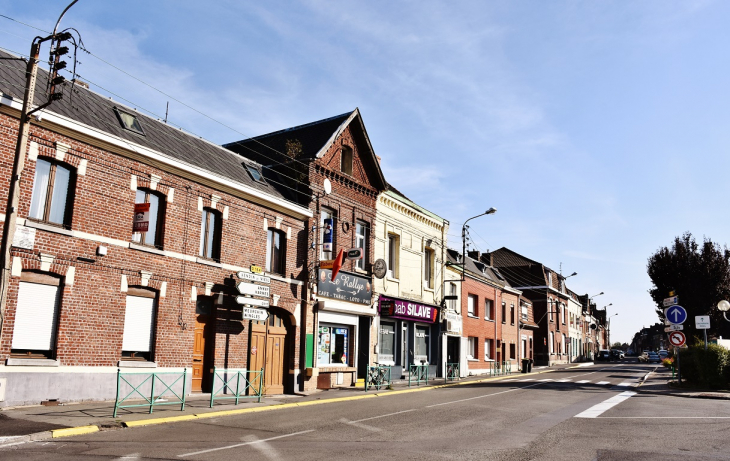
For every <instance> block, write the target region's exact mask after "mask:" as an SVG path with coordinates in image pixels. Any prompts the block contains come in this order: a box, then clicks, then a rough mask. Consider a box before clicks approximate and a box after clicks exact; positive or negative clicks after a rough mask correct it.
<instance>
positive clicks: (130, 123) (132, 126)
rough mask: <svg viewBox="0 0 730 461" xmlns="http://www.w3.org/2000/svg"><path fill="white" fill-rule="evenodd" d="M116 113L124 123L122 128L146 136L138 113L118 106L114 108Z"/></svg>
mask: <svg viewBox="0 0 730 461" xmlns="http://www.w3.org/2000/svg"><path fill="white" fill-rule="evenodd" d="M114 113H115V114H117V119H119V123H121V124H122V128H124V129H125V130H129V131H134V132H135V133H137V134H141V135H142V136H144V130H143V129H142V125H141V124H140V123H139V120H138V119H137V116H136V115H134V114H131V113H129V112H125V111H123V110H120V109H119V108H117V107H115V108H114Z"/></svg>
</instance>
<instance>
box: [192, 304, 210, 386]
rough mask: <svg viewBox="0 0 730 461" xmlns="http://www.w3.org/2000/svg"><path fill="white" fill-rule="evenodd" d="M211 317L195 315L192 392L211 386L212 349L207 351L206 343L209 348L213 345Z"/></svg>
mask: <svg viewBox="0 0 730 461" xmlns="http://www.w3.org/2000/svg"><path fill="white" fill-rule="evenodd" d="M209 322H210V318H209V317H208V316H207V315H196V316H195V330H194V334H193V337H194V340H193V376H192V392H203V389H204V388H205V390H208V387H209V386H210V382H209V381H210V367H211V366H212V364H211V363H209V362H210V356H211V354H210V353H209V352H210V351H206V345H207V347H208V349H210V347H212V346H213V344H212V341H211V340H210V338H209V336H210V331H211V330H212V328H211V327H210V326H209Z"/></svg>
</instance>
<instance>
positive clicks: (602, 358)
mask: <svg viewBox="0 0 730 461" xmlns="http://www.w3.org/2000/svg"><path fill="white" fill-rule="evenodd" d="M610 360H611V351H609V350H608V349H601V350H600V351H598V354H596V361H597V362H609V361H610Z"/></svg>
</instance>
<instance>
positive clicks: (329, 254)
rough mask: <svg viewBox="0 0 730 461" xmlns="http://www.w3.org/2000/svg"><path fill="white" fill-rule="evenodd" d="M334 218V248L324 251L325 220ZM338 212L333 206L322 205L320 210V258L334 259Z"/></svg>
mask: <svg viewBox="0 0 730 461" xmlns="http://www.w3.org/2000/svg"><path fill="white" fill-rule="evenodd" d="M325 219H332V250H331V251H324V230H325V229H324V220H325ZM336 229H337V212H336V211H335V210H334V209H333V208H329V207H324V206H323V207H322V208H320V210H319V248H320V251H319V259H320V261H323V260H331V259H334V249H335V248H337V232H335V230H336Z"/></svg>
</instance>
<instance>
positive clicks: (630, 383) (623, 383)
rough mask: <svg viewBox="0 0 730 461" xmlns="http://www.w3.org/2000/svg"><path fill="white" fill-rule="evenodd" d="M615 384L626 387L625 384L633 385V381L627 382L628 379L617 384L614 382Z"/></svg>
mask: <svg viewBox="0 0 730 461" xmlns="http://www.w3.org/2000/svg"><path fill="white" fill-rule="evenodd" d="M616 385H617V386H620V387H627V386H633V385H634V383H632V382H629V381H624V382H622V383H618V384H616Z"/></svg>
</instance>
